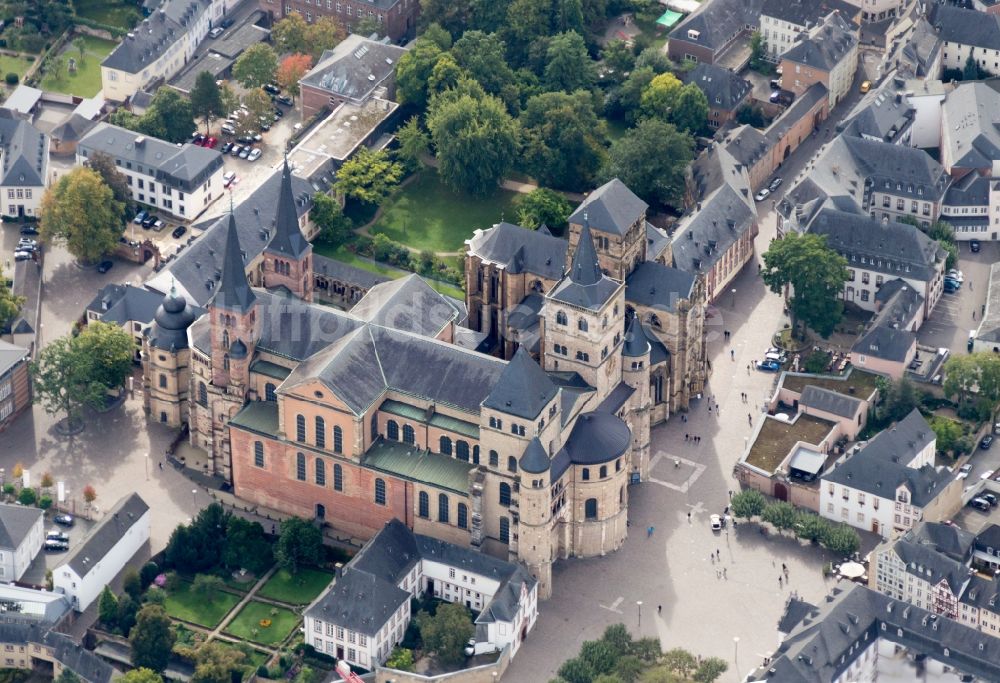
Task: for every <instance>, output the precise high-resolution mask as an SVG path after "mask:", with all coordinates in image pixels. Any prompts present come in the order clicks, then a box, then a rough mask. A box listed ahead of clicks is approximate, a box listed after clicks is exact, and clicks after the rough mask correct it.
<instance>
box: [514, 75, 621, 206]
mask: <svg viewBox="0 0 1000 683" xmlns="http://www.w3.org/2000/svg"><path fill="white" fill-rule="evenodd" d="M591 102H592V100H591V98H590V96H589V93H587V92H585V91H579V92H574V93H572V94H568V93H564V92H547V93H543V94H541V95H535V96H534V97H532V98H531V99H529V100H528V102H527V104H526V106H525V108H524V112H523V113H522V114H521V117H520V123H521V127H522V129H523V132H524V136H523V141H524V155H523V159H524V163H525V165H526V166H527V169H526V170H527V171H528V172H529V173H530V174H531V175H532V176H533V177H534V178H536V179H537V180H538V181H539V183H541V184H542V185H547V186H549V187H555V188H559V189H565V190H579V189H580V188H584V187H592V186H593V184H594V181H595V180H596V176H597V172H598V171H599V170H600V167H601V165H602V164H603V163H604V160H605V159H606V157H607V137H608V136H607V127H606V125H605V123H604V121H602V120H601V119H599V118H598V117H597V114H596V113H595V112H594V108H593V106H592V104H591Z"/></svg>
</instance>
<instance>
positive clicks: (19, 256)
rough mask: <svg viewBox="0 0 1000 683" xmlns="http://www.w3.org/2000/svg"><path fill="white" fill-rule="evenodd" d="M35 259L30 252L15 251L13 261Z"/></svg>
mask: <svg viewBox="0 0 1000 683" xmlns="http://www.w3.org/2000/svg"><path fill="white" fill-rule="evenodd" d="M33 258H35V255H34V254H32V253H31V252H30V251H15V252H14V260H15V261H30V260H32V259H33Z"/></svg>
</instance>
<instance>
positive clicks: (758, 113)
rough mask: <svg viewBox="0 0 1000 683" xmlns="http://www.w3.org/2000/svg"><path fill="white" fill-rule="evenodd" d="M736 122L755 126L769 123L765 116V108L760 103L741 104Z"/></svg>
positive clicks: (763, 125) (759, 126)
mask: <svg viewBox="0 0 1000 683" xmlns="http://www.w3.org/2000/svg"><path fill="white" fill-rule="evenodd" d="M736 123H739V124H746V125H749V126H753V127H754V128H764V127H765V126H766V125H767V119H766V118H765V117H764V110H763V109H761V108H760V105H756V104H741V105H740V107H739V109H737V110H736Z"/></svg>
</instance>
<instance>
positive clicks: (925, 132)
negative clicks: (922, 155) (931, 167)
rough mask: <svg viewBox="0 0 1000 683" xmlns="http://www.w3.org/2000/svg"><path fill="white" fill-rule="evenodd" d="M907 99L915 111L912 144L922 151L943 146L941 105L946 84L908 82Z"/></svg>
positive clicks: (919, 81)
mask: <svg viewBox="0 0 1000 683" xmlns="http://www.w3.org/2000/svg"><path fill="white" fill-rule="evenodd" d="M904 87H905V88H906V98H907V100H909V102H910V105H911V106H912V107H913V109H914V116H913V127H912V128H911V134H910V144H911V145H913V146H914V147H920V148H921V149H929V148H931V147H938V146H939V145H940V144H941V108H942V107H941V105H942V103H943V102H944V99H945V88H944V83H942V82H941V81H939V80H929V79H911V80H908V81H906V85H905V86H904Z"/></svg>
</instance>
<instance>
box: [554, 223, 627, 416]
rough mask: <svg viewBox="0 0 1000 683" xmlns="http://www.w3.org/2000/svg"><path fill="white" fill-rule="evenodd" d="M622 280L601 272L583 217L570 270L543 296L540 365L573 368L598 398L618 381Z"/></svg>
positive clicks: (619, 372)
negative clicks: (593, 389)
mask: <svg viewBox="0 0 1000 683" xmlns="http://www.w3.org/2000/svg"><path fill="white" fill-rule="evenodd" d="M624 315H625V284H624V283H623V282H621V281H619V280H614V279H612V278H610V277H608V276H607V275H605V274H604V273H603V272H601V266H600V263H599V262H598V256H597V251H596V249H595V248H594V242H593V239H592V238H591V235H590V226H589V224H588V223H587V221H586V220H584V222H583V227H582V229H581V232H580V241H579V246H578V247H577V249H576V252H575V253H574V254H573V261H572V264H571V267H570V271H569V273H567V274H566V275H565V276H564V277H563V279H562V280H560V281H559V282H558V283H557V284H556V285H555V286H554V287H553V288H552V289H551V290H549V292H548V293H547V294H546V295H545V304H544V306H543V307H542V364H543V367H544V368H545V370H547V371H569V372H577V373H579V374H580V376H581V377H583V379H584V380H586V381H587V383H589V384H590V385H591V386H593V387H595V388H596V389H597V393H598V396H597V400H598V401H602V400H604V398H605V397H606V396H607V395H608V394H609V393H611V390H612V389H614V388H615V387H616V386H618V384H619V383H620V382H621V368H620V367H619V365H618V364H619V361H620V360H621V349H620V346H621V341H622V329H623V327H624V325H623V324H622V321H623V319H624V318H623V316H624Z"/></svg>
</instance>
